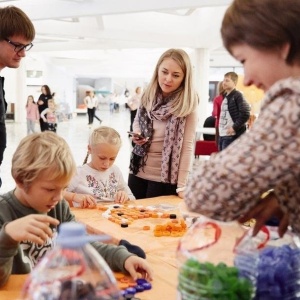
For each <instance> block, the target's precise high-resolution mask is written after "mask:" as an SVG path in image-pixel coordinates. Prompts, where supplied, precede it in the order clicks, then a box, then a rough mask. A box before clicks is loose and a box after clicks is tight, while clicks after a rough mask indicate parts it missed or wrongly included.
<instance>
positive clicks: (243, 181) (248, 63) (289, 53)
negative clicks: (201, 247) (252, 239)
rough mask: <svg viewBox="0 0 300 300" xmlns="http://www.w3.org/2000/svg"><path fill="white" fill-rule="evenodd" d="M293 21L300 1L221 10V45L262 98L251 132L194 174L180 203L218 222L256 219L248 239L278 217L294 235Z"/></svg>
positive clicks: (297, 125)
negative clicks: (222, 43)
mask: <svg viewBox="0 0 300 300" xmlns="http://www.w3.org/2000/svg"><path fill="white" fill-rule="evenodd" d="M299 14H300V1H298V0H288V1H281V0H251V1H245V0H234V1H233V3H232V4H231V5H230V7H229V8H228V9H227V11H226V13H225V16H224V19H223V23H222V29H221V33H222V38H223V42H224V45H225V47H226V49H227V50H228V51H229V52H230V53H231V54H232V55H233V57H235V58H236V59H237V60H238V61H240V62H241V63H242V64H243V66H244V85H245V86H250V85H252V84H254V85H255V86H256V87H258V88H261V89H263V90H264V92H265V97H264V99H263V105H262V107H261V111H260V115H259V117H258V118H257V120H256V121H255V123H254V124H253V127H252V128H251V130H249V132H247V134H245V135H242V136H241V137H240V139H239V141H238V142H237V141H234V142H233V143H232V144H231V145H230V146H229V147H228V148H226V149H225V150H224V151H222V152H220V153H219V154H217V155H215V156H212V157H211V159H210V160H209V161H205V162H203V164H201V166H200V167H199V169H198V170H197V171H196V172H195V173H194V174H193V176H192V179H191V180H190V181H189V184H188V188H187V191H186V195H185V202H186V204H187V206H188V208H189V209H190V210H191V211H195V212H198V213H200V214H204V215H206V216H208V217H211V218H214V219H218V220H222V221H230V220H234V219H239V218H240V221H241V222H244V221H247V220H249V219H251V218H255V219H256V225H255V229H254V234H256V233H257V231H258V229H259V228H260V227H261V226H262V225H263V224H265V223H266V221H268V220H269V219H270V218H272V217H273V216H276V217H277V218H278V219H279V221H280V225H279V234H280V235H282V234H283V233H284V232H285V230H286V228H287V225H288V224H289V225H290V226H291V227H292V229H293V231H294V232H295V233H296V234H298V235H299V234H300V219H299V214H300V165H299V161H300V152H299V148H300V118H299V115H300V35H299V30H298V28H299V26H300V18H299ZM278 16H280V22H278ZM269 190H273V192H272V193H269V195H268V197H266V198H264V199H263V200H262V199H261V195H262V194H263V193H265V192H267V191H269Z"/></svg>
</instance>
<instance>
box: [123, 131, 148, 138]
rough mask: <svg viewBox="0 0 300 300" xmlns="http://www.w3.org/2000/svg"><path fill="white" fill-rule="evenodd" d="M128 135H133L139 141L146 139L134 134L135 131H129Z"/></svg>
mask: <svg viewBox="0 0 300 300" xmlns="http://www.w3.org/2000/svg"><path fill="white" fill-rule="evenodd" d="M127 133H128V134H129V135H131V136H133V137H135V138H137V139H139V140H141V139H143V138H144V137H143V136H142V135H141V134H138V133H136V132H133V131H127Z"/></svg>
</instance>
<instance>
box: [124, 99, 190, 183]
mask: <svg viewBox="0 0 300 300" xmlns="http://www.w3.org/2000/svg"><path fill="white" fill-rule="evenodd" d="M172 100H173V98H167V99H162V96H161V95H159V96H158V97H157V101H156V102H155V103H154V105H153V108H152V110H151V111H150V112H149V113H148V112H147V111H146V109H145V108H144V107H140V109H139V110H140V111H139V126H140V129H141V133H142V135H143V136H144V137H146V138H149V139H148V141H147V143H145V144H144V145H142V146H139V145H135V147H134V148H133V151H132V155H131V159H130V171H132V173H133V174H137V173H138V171H139V170H140V168H142V169H143V167H144V166H145V165H146V162H147V158H148V155H147V153H148V151H149V148H150V146H151V142H152V135H153V120H159V121H164V120H167V125H166V131H165V139H164V144H163V152H162V164H161V182H164V183H171V184H176V183H177V179H178V169H179V160H180V153H181V149H182V143H183V134H184V127H185V122H186V117H182V118H179V117H176V116H174V115H173V114H171V113H170V107H171V103H172Z"/></svg>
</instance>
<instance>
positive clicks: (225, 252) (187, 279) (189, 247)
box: [177, 215, 258, 300]
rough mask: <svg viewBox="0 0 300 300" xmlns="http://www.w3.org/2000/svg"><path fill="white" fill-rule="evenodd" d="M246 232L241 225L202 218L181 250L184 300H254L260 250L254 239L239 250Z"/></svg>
mask: <svg viewBox="0 0 300 300" xmlns="http://www.w3.org/2000/svg"><path fill="white" fill-rule="evenodd" d="M244 233H245V230H244V229H243V228H242V227H241V226H240V225H239V224H238V223H237V222H228V223H225V222H220V221H216V220H212V219H209V218H206V217H204V216H200V215H199V216H198V218H197V221H196V222H195V223H194V224H193V225H192V226H191V227H190V228H189V230H188V232H187V233H186V234H185V235H184V236H183V238H182V239H181V240H180V242H179V245H178V249H177V260H178V264H179V276H178V287H177V289H178V292H179V298H180V299H181V300H217V299H220V300H229V299H230V300H250V299H253V297H254V295H255V287H256V277H257V276H256V275H257V274H256V272H257V264H258V251H256V249H255V245H253V244H252V240H249V242H247V243H246V245H244V244H243V247H239V248H237V247H236V241H237V239H238V238H241V237H242V236H243V235H244ZM237 259H239V262H240V263H239V266H237V265H236V260H237Z"/></svg>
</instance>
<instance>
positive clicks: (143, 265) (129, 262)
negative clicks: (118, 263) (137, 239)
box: [124, 256, 153, 280]
mask: <svg viewBox="0 0 300 300" xmlns="http://www.w3.org/2000/svg"><path fill="white" fill-rule="evenodd" d="M124 268H125V269H126V270H127V272H128V273H129V274H130V275H131V277H132V278H133V280H137V279H138V278H139V277H140V276H142V278H145V279H148V280H152V279H153V271H152V270H151V268H150V266H149V265H148V263H147V261H146V260H145V259H143V258H140V257H138V256H130V257H128V258H127V259H126V260H125V263H124Z"/></svg>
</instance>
